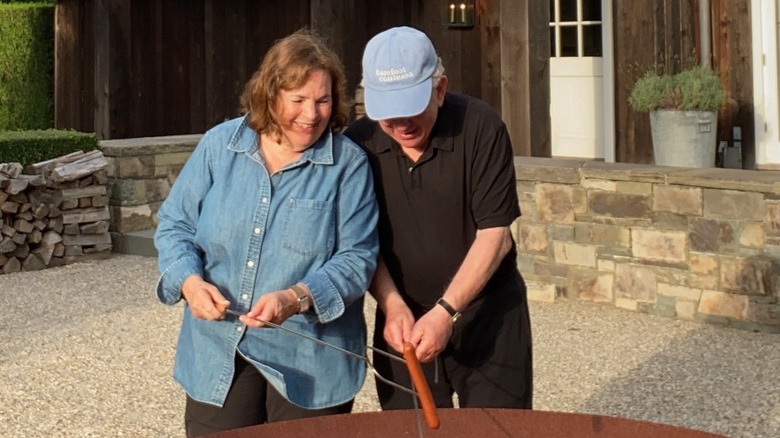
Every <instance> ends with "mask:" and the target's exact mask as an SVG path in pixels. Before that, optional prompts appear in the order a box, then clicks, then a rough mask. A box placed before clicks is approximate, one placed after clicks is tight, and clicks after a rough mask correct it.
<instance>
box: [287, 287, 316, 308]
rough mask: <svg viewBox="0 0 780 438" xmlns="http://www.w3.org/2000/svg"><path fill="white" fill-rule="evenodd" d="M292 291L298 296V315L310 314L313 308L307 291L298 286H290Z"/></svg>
mask: <svg viewBox="0 0 780 438" xmlns="http://www.w3.org/2000/svg"><path fill="white" fill-rule="evenodd" d="M290 289H292V290H293V291H295V293H296V294H297V295H298V313H306V312H308V311H309V309H310V308H311V300H310V299H309V295H307V294H306V291H304V290H303V288H302V287H300V286H298V285H297V284H294V285H292V286H290Z"/></svg>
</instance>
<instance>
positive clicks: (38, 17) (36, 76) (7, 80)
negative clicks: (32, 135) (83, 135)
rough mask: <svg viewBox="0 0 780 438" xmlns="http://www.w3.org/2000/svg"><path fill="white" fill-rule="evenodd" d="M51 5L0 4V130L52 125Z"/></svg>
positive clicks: (52, 12) (52, 40) (52, 63)
mask: <svg viewBox="0 0 780 438" xmlns="http://www.w3.org/2000/svg"><path fill="white" fill-rule="evenodd" d="M53 53H54V5H51V4H44V3H31V4H22V3H12V4H0V131H2V130H19V129H46V128H50V127H52V126H53V125H54V104H53V102H54V99H53V96H54V85H53V84H54V77H53V76H54V75H53V71H54V61H53V59H54V56H53Z"/></svg>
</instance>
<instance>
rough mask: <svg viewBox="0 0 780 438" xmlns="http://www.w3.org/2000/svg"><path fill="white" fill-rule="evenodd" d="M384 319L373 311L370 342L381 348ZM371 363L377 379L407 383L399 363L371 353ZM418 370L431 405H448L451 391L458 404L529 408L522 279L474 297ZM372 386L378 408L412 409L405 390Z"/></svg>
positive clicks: (528, 343)
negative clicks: (441, 346)
mask: <svg viewBox="0 0 780 438" xmlns="http://www.w3.org/2000/svg"><path fill="white" fill-rule="evenodd" d="M419 316H420V315H415V317H417V318H419ZM384 321H385V318H384V314H382V312H381V310H377V315H376V329H375V330H374V346H375V347H377V348H380V349H383V350H386V349H387V343H386V342H385V340H384V336H383V334H382V331H383V328H384ZM374 367H375V368H376V370H377V371H378V372H379V374H381V375H382V376H383V377H386V378H388V379H389V380H391V381H393V382H395V383H398V384H400V385H402V386H406V387H407V388H408V387H411V379H410V377H409V371H408V369H407V368H406V365H405V364H404V363H402V362H399V361H395V360H392V359H389V358H387V357H385V356H384V355H374ZM422 368H423V372H424V373H425V377H426V379H427V380H428V385H429V386H430V387H431V392H432V394H433V398H434V400H435V402H436V406H437V407H440V408H449V407H452V406H453V403H452V396H453V393H457V394H458V400H459V405H460V406H461V407H464V408H466V407H468V408H478V407H479V408H518V409H531V407H532V394H533V369H532V350H531V323H530V318H529V315H528V301H527V298H526V288H525V282H524V281H523V279H522V277H521V276H520V275H519V274H518V275H517V277H516V278H513V279H511V280H509V281H508V282H507V283H505V284H504V285H502V287H499V288H497V289H495V290H492V291H490V293H489V294H484V295H483V296H481V297H479V298H477V299H476V300H474V302H473V303H472V304H471V305H470V306H469V307H468V309H466V311H464V312H463V317H462V318H461V320H460V321H459V322H458V324H457V325H456V326H455V330H454V332H453V334H452V338H450V341H449V343H448V345H447V347H446V349H445V350H444V351H443V352H442V354H441V355H440V356H439V358H437V359H436V360H435V361H433V362H429V363H425V364H422ZM376 388H377V394H378V396H379V402H380V404H381V405H382V409H385V410H393V409H411V408H413V407H414V400H413V398H412V396H411V395H409V394H408V393H405V392H403V391H400V390H397V389H395V388H393V387H392V386H390V385H387V384H386V383H384V382H382V381H380V380H377V383H376ZM418 404H419V402H418Z"/></svg>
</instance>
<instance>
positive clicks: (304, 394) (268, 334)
mask: <svg viewBox="0 0 780 438" xmlns="http://www.w3.org/2000/svg"><path fill="white" fill-rule="evenodd" d="M258 141H259V138H258V136H257V134H256V133H255V132H254V131H253V130H252V129H251V128H249V127H248V126H247V124H246V120H245V118H243V117H242V118H238V119H234V120H230V121H227V122H224V123H222V124H220V125H217V126H216V127H214V128H212V129H211V130H209V131H208V132H206V134H204V136H203V137H202V139H201V141H200V142H199V144H198V146H197V147H196V148H195V150H194V151H193V153H192V155H191V156H190V158H189V159H188V161H187V163H186V165H185V166H184V168H183V169H182V171H181V174H180V175H179V177H178V179H177V180H176V183H175V184H174V185H173V188H172V189H171V192H170V194H169V195H168V197H167V199H166V200H165V202H164V203H163V205H162V206H161V207H160V210H159V212H158V218H159V225H158V227H157V231H156V234H155V245H156V247H157V250H158V253H159V255H158V264H159V268H160V272H161V273H162V275H161V276H160V279H159V282H158V284H157V296H158V297H159V299H160V301H162V302H163V303H165V304H175V303H177V302H178V301H179V300H181V285H182V283H183V282H184V280H185V279H186V278H187V277H189V276H190V275H193V274H198V275H201V276H202V277H203V279H204V280H206V281H208V282H209V283H212V284H214V285H215V286H216V287H217V288H218V289H219V290H220V292H221V293H222V294H223V295H224V296H225V298H227V299H228V300H229V301H230V302H231V303H232V304H231V308H233V309H235V310H238V311H240V312H242V313H245V312H247V311H249V309H250V308H251V306H252V305H253V304H254V303H256V302H257V300H258V299H259V298H260V297H261V296H262V295H263V294H266V293H269V292H272V291H276V290H280V289H285V288H287V287H289V286H290V285H291V284H295V283H296V282H302V283H304V284H305V285H306V286H307V287H308V288H309V290H310V291H311V293H312V296H313V305H314V308H315V310H316V311H315V312H314V313H312V314H309V315H294V316H292V317H291V318H289V319H288V320H287V321H285V322H284V327H286V328H289V329H291V330H294V331H296V332H299V333H302V334H305V335H307V336H310V337H314V338H316V339H319V340H322V341H325V342H327V343H329V344H332V345H335V346H337V347H340V348H343V349H346V350H349V351H352V352H354V353H357V354H360V355H363V354H364V353H365V345H366V327H365V321H364V318H363V296H364V293H365V291H366V289H367V288H368V285H369V282H370V280H371V276H372V275H373V272H374V269H375V268H376V257H377V254H378V251H379V243H378V239H377V232H376V224H377V218H378V212H377V206H376V199H375V195H374V188H373V179H372V176H371V170H370V167H369V165H368V161H367V158H366V156H365V153H364V152H363V151H362V150H361V149H360V148H359V147H358V146H357V145H355V144H354V143H352V142H351V141H350V140H349V139H347V138H346V137H344V136H342V135H338V134H332V133H331V132H330V131H327V132H326V133H325V134H323V136H322V138H320V139H319V140H318V141H317V142H316V143H315V144H314V145H312V146H311V147H310V148H309V149H307V150H306V151H305V152H304V153H303V156H302V157H301V158H300V160H298V161H296V162H294V163H291V164H289V165H287V166H285V167H284V168H283V169H281V170H280V171H278V172H276V173H275V174H273V175H269V174H268V171H267V170H266V168H265V166H264V165H263V159H262V157H261V155H260V154H259V152H258V146H257V145H258ZM236 351H237V353H236ZM235 354H241V355H242V356H243V357H245V358H246V359H247V360H248V361H249V362H251V363H252V364H253V365H255V366H256V367H257V369H258V370H259V371H260V372H261V373H262V374H263V375H264V376H265V378H266V379H267V380H268V381H269V383H271V384H272V385H273V386H274V387H275V388H276V389H277V390H278V391H279V392H280V393H281V394H282V395H284V396H285V397H286V398H287V399H288V400H290V401H291V402H292V403H295V404H296V405H299V406H302V407H305V408H312V409H316V408H324V407H330V406H335V405H338V404H342V403H345V402H347V401H349V400H350V399H352V398H354V397H355V395H356V394H357V392H358V391H359V390H360V388H361V386H362V384H363V381H364V379H365V364H364V362H363V361H361V360H359V359H357V358H354V357H351V356H349V355H346V354H345V353H343V352H339V351H337V350H335V349H332V348H329V347H327V346H324V345H320V344H318V343H316V342H313V341H311V340H309V339H305V338H302V337H300V336H296V335H294V334H291V333H288V332H286V331H283V330H279V329H272V328H262V329H255V328H247V327H246V326H244V325H243V324H242V323H241V322H239V321H238V319H237V318H235V317H233V316H230V315H228V317H227V318H226V319H224V320H220V321H205V320H201V319H197V318H195V317H193V315H192V312H190V311H189V309H188V308H187V305H186V303H185V310H184V316H183V321H182V326H181V332H180V335H179V341H178V346H177V350H176V359H175V364H174V379H175V380H176V381H177V382H178V383H179V384H180V385H181V386H182V387H183V388H184V389H185V390H186V391H187V393H188V394H189V395H190V397H192V398H193V399H195V400H198V401H201V402H205V403H211V404H214V405H218V406H222V404H223V403H224V401H225V397H226V396H227V393H228V390H229V389H230V384H231V381H232V378H233V373H234V355H235Z"/></svg>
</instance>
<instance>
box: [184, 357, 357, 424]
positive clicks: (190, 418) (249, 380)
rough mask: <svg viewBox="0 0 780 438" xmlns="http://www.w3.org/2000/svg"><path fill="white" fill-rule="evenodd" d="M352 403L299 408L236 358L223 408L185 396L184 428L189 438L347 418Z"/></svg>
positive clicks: (250, 366) (250, 367)
mask: <svg viewBox="0 0 780 438" xmlns="http://www.w3.org/2000/svg"><path fill="white" fill-rule="evenodd" d="M352 403H353V401H350V402H348V403H345V404H343V405H340V406H336V407H332V408H326V409H304V408H301V407H300V406H297V405H294V404H292V403H290V402H289V401H287V399H285V398H284V397H282V395H281V394H279V392H277V391H276V390H275V389H274V387H273V386H271V385H270V384H268V382H267V381H266V380H265V378H264V377H263V375H262V374H260V372H258V371H257V369H256V368H255V367H254V366H252V365H250V364H249V363H247V362H246V361H245V360H244V359H243V358H242V357H241V355H239V354H236V372H235V374H234V376H233V383H232V384H231V386H230V391H229V392H228V395H227V399H226V400H225V404H224V406H223V407H221V408H220V407H218V406H214V405H211V404H208V403H201V402H198V401H195V400H193V399H191V398H190V397H189V396H187V405H186V407H185V409H184V425H185V428H186V431H187V437H190V438H191V437H197V436H202V435H208V434H212V433H217V432H222V431H225V430H230V429H238V428H240V427H247V426H254V425H256V424H263V423H270V422H274V421H283V420H294V419H299V418H310V417H317V416H321V415H333V414H347V413H349V412H351V411H352Z"/></svg>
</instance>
